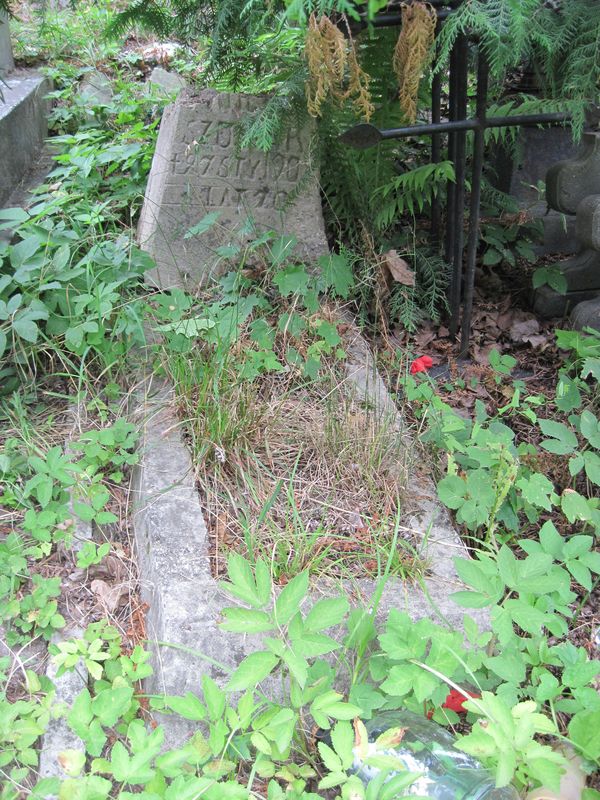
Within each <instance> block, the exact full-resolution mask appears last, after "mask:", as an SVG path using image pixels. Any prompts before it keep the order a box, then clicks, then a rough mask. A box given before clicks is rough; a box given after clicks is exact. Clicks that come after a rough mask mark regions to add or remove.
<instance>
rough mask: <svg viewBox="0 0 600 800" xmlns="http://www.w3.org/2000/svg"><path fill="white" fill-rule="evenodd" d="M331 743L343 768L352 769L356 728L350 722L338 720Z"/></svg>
mask: <svg viewBox="0 0 600 800" xmlns="http://www.w3.org/2000/svg"><path fill="white" fill-rule="evenodd" d="M331 743H332V745H333V748H334V750H335V752H336V753H337V755H338V756H339V758H340V761H341V768H342V769H344V770H347V769H350V767H351V766H352V762H353V761H354V752H353V748H354V730H353V728H352V725H350V723H349V722H345V721H344V722H337V723H336V724H335V725H334V726H333V728H332V731H331Z"/></svg>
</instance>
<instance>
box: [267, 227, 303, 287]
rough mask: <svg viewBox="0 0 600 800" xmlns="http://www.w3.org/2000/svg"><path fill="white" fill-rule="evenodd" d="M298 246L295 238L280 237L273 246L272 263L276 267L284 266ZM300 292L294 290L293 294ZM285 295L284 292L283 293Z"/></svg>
mask: <svg viewBox="0 0 600 800" xmlns="http://www.w3.org/2000/svg"><path fill="white" fill-rule="evenodd" d="M297 244H298V240H297V239H296V237H295V236H285V235H284V236H279V237H278V238H277V239H275V240H274V241H273V243H272V245H271V248H270V249H271V263H272V264H273V266H274V267H278V266H279V265H280V264H283V262H284V261H286V260H287V259H288V258H289V257H290V256H291V254H292V252H293V251H294V248H295V247H296V245H297ZM296 291H298V289H293V290H292V293H293V292H296ZM281 294H283V292H281Z"/></svg>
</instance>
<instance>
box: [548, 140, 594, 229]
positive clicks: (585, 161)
mask: <svg viewBox="0 0 600 800" xmlns="http://www.w3.org/2000/svg"><path fill="white" fill-rule="evenodd" d="M599 191H600V131H599V132H593V133H584V134H583V138H582V141H581V150H580V152H579V153H578V154H577V156H576V157H575V158H572V159H568V160H567V161H559V162H558V164H554V165H553V166H552V167H550V169H549V170H548V174H547V175H546V199H547V201H548V205H549V206H551V207H552V208H554V209H556V210H557V211H560V212H562V213H563V214H575V213H576V212H577V206H578V205H579V204H580V203H581V201H582V200H584V199H585V198H586V197H588V195H591V194H597V193H598V192H599Z"/></svg>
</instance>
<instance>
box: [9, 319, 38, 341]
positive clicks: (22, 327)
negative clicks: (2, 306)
mask: <svg viewBox="0 0 600 800" xmlns="http://www.w3.org/2000/svg"><path fill="white" fill-rule="evenodd" d="M12 327H13V330H14V332H15V333H16V334H17V335H18V336H20V337H21V339H25V341H26V342H31V343H32V344H35V342H37V340H38V336H39V333H40V331H39V328H38V326H37V325H36V324H35V322H34V321H33V320H32V319H31V318H30V317H28V316H26V315H23V316H19V317H15V318H14V319H13V322H12Z"/></svg>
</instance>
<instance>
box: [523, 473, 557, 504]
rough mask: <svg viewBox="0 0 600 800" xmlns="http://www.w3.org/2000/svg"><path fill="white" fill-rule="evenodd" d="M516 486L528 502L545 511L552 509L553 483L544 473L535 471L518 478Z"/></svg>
mask: <svg viewBox="0 0 600 800" xmlns="http://www.w3.org/2000/svg"><path fill="white" fill-rule="evenodd" d="M516 486H517V488H518V489H520V490H521V492H522V494H523V497H524V498H525V500H527V502H528V503H531V505H533V506H537V507H538V508H544V509H546V511H552V505H553V504H552V495H553V493H554V484H553V483H552V482H551V481H550V480H548V478H547V477H546V476H545V475H542V474H541V473H539V472H535V473H534V474H533V475H531V477H529V478H525V477H523V478H520V479H519V480H518V481H517V482H516Z"/></svg>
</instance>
